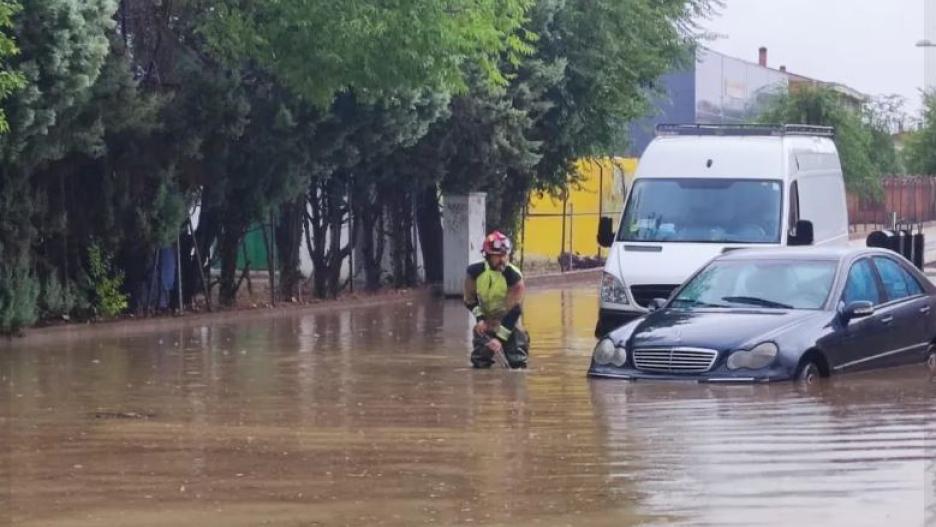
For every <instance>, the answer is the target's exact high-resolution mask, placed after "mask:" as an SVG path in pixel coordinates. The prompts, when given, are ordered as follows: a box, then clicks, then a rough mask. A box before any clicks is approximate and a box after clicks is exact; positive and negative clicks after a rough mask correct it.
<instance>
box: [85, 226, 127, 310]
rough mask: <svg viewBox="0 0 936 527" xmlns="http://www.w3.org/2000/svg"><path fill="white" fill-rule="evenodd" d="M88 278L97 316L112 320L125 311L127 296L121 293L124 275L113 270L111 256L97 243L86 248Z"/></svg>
mask: <svg viewBox="0 0 936 527" xmlns="http://www.w3.org/2000/svg"><path fill="white" fill-rule="evenodd" d="M88 277H89V278H90V279H91V284H92V285H93V287H94V294H95V302H94V309H95V310H96V311H97V313H98V314H100V315H102V316H104V317H105V318H112V317H115V316H117V315H119V314H121V313H123V312H124V311H125V310H126V309H127V307H128V306H129V302H128V301H127V300H128V295H126V294H124V293H123V292H121V287H122V286H123V282H124V274H123V272H122V271H115V270H114V269H113V265H112V261H111V256H110V255H109V254H107V253H106V252H104V250H102V249H101V247H100V246H99V245H98V244H97V243H92V244H91V245H90V246H89V247H88Z"/></svg>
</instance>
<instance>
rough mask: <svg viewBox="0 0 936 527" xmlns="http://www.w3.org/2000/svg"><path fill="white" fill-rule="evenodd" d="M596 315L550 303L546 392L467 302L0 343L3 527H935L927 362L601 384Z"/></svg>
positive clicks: (543, 363)
mask: <svg viewBox="0 0 936 527" xmlns="http://www.w3.org/2000/svg"><path fill="white" fill-rule="evenodd" d="M596 302H597V298H596V291H595V287H593V286H584V287H572V288H567V289H531V290H530V291H529V292H528V296H527V300H526V315H525V324H526V326H527V329H528V330H529V331H530V333H531V336H532V354H531V362H530V369H529V370H528V371H526V372H508V371H505V370H501V369H492V370H488V371H474V370H471V369H469V368H467V367H466V365H467V353H468V347H469V344H470V326H469V324H470V320H471V317H470V316H469V314H468V312H467V311H466V310H465V308H464V307H463V306H462V305H461V303H460V302H458V301H446V302H442V301H428V302H424V301H420V300H411V301H401V302H398V303H392V304H387V305H382V306H376V307H375V306H372V307H360V308H353V309H343V308H341V307H337V306H336V307H335V308H333V309H331V310H330V311H314V312H313V311H307V312H304V313H303V312H298V311H296V312H287V313H284V314H283V315H282V316H280V317H254V318H250V316H249V315H248V316H246V317H239V318H233V317H234V315H232V318H231V319H230V320H229V321H227V322H221V323H211V324H206V323H204V322H201V323H199V322H195V321H190V322H186V324H188V325H186V326H185V327H182V328H180V329H176V330H172V331H165V330H157V331H149V332H144V333H139V334H135V335H132V336H126V335H120V336H111V337H100V338H94V339H69V340H64V339H63V340H62V341H60V342H57V343H43V344H41V345H37V344H30V343H29V342H19V343H17V342H15V341H14V342H13V343H11V344H3V345H0V377H2V389H0V444H2V450H0V525H16V526H21V525H22V526H27V525H56V526H92V525H94V526H98V525H132V526H151V525H152V526H155V525H206V526H215V525H217V526H242V525H243V526H246V525H268V524H269V525H288V526H313V525H388V526H408V525H544V526H563V525H609V526H610V525H615V526H627V525H713V526H714V525H719V526H721V525H739V526H740V525H744V526H750V525H777V526H780V525H847V526H859V525H860V526H864V525H867V526H877V525H893V526H904V525H908V526H918V525H930V524H932V525H936V511H934V506H936V498H934V496H936V492H934V488H933V484H934V483H936V461H934V455H936V419H934V415H936V397H934V395H936V382H934V380H932V379H930V377H929V375H928V374H927V372H926V369H925V368H924V367H923V366H922V365H921V366H920V367H918V368H904V369H899V370H890V371H886V372H872V373H868V374H863V375H858V376H846V377H841V378H839V379H836V380H834V381H833V382H830V383H826V384H825V385H823V386H820V387H818V388H817V389H815V390H808V391H806V390H803V389H798V388H797V387H795V386H793V385H791V384H776V385H771V386H707V385H697V384H673V383H664V384H653V383H636V384H629V383H625V382H614V381H596V380H589V379H587V378H586V377H585V371H586V369H587V367H588V362H589V357H590V354H591V349H592V346H593V345H594V338H593V336H592V332H593V329H594V322H595V317H596V311H597V310H596ZM927 511H928V512H927Z"/></svg>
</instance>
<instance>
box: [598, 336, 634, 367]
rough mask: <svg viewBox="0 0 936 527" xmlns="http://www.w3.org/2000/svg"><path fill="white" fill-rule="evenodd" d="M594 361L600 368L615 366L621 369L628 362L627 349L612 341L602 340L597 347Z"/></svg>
mask: <svg viewBox="0 0 936 527" xmlns="http://www.w3.org/2000/svg"><path fill="white" fill-rule="evenodd" d="M592 360H594V361H595V364H597V365H599V366H607V365H608V364H613V365H615V366H617V367H618V368H620V367H622V366H624V364H625V363H626V362H627V349H626V348H624V346H617V345H615V344H614V342H613V341H612V340H611V339H601V340H600V341H598V344H597V345H595V351H594V353H592Z"/></svg>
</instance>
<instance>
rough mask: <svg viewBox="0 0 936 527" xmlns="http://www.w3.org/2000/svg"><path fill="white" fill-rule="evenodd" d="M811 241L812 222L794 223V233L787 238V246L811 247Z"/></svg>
mask: <svg viewBox="0 0 936 527" xmlns="http://www.w3.org/2000/svg"><path fill="white" fill-rule="evenodd" d="M813 240H814V236H813V224H812V222H811V221H809V220H799V221H797V222H796V228H795V232H794V233H791V234H790V235H789V236H787V245H812V244H813Z"/></svg>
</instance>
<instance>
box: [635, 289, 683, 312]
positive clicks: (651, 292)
mask: <svg viewBox="0 0 936 527" xmlns="http://www.w3.org/2000/svg"><path fill="white" fill-rule="evenodd" d="M677 287H678V286H675V285H633V286H631V288H630V289H631V296H633V297H634V301H635V302H637V304H639V305H641V306H643V307H648V306H650V302H651V301H652V300H653V299H654V298H669V296H670V295H671V294H673V291H674V290H675V289H676V288H677Z"/></svg>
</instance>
